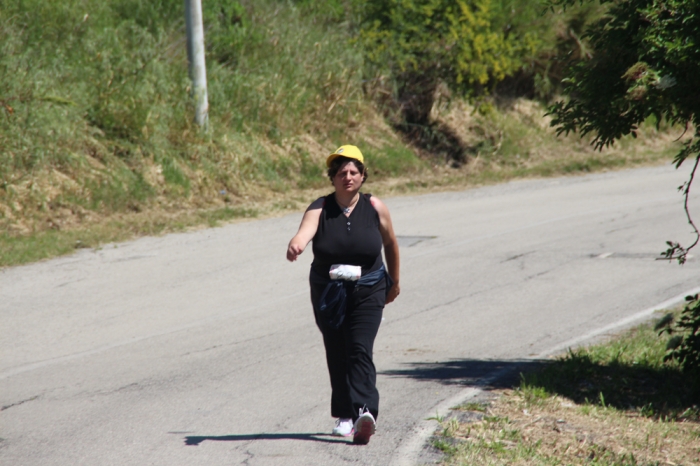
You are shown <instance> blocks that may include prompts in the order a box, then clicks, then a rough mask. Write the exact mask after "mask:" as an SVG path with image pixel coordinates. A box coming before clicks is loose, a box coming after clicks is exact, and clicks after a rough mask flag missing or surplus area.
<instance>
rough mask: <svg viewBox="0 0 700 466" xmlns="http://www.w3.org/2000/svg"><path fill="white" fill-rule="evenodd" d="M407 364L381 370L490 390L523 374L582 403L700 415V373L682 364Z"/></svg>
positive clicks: (568, 360)
mask: <svg viewBox="0 0 700 466" xmlns="http://www.w3.org/2000/svg"><path fill="white" fill-rule="evenodd" d="M405 366H406V368H405V369H395V370H388V371H383V372H380V374H382V375H386V376H389V377H406V378H410V379H415V380H425V381H434V382H438V383H442V384H446V385H464V386H473V387H478V388H481V389H484V390H493V389H504V388H505V389H507V388H513V387H518V386H521V378H522V381H523V384H524V385H525V386H526V387H530V388H534V389H541V390H543V391H544V392H545V393H549V394H558V395H561V396H564V397H566V398H568V399H570V400H572V401H573V402H575V403H577V404H581V405H585V404H595V405H602V406H608V407H614V408H617V409H621V410H633V411H636V412H640V413H642V414H644V415H645V416H650V417H661V418H663V417H667V418H668V419H677V420H681V419H682V420H694V421H696V422H697V421H698V420H700V409H699V405H698V401H700V378H697V377H695V378H694V377H693V376H692V375H688V374H684V373H682V372H681V371H680V369H679V368H677V367H668V366H662V367H654V366H653V365H649V364H645V363H625V362H621V361H612V362H605V363H603V362H600V361H595V360H593V359H592V358H591V357H590V356H589V355H588V354H587V353H586V352H585V351H576V352H570V353H569V354H568V355H566V356H565V357H562V358H558V359H554V360H510V361H501V360H478V359H451V360H448V361H443V362H435V363H424V362H415V363H407V364H405ZM521 374H522V375H521ZM494 376H497V377H494Z"/></svg>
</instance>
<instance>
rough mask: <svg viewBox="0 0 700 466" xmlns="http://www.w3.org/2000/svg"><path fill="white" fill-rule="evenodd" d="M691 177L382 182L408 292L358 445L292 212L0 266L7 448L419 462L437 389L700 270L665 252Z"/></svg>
mask: <svg viewBox="0 0 700 466" xmlns="http://www.w3.org/2000/svg"><path fill="white" fill-rule="evenodd" d="M684 176H685V172H679V171H676V170H674V169H673V168H670V167H662V168H652V169H640V170H633V171H622V172H614V173H607V174H599V175H592V176H585V177H571V178H558V179H547V180H528V181H518V182H513V183H508V184H505V185H499V186H491V187H485V188H479V189H473V190H467V191H463V192H454V193H440V194H432V195H425V196H413V197H400V198H391V199H385V202H386V203H387V205H388V206H389V208H390V210H391V214H392V216H393V219H394V224H395V229H396V232H397V234H398V235H399V237H400V241H401V255H402V256H401V258H402V294H401V296H400V298H399V299H398V300H397V302H396V303H394V304H391V305H389V306H388V307H387V308H386V310H385V314H384V317H385V320H384V322H383V324H382V327H381V328H380V331H379V336H378V337H377V340H376V344H375V363H376V366H377V369H378V371H379V377H378V386H379V390H380V393H381V396H382V402H381V407H380V410H381V411H380V416H379V420H378V421H379V422H378V432H377V435H375V436H374V437H372V441H371V443H370V444H369V445H368V446H365V447H358V446H353V445H351V444H348V442H347V441H346V440H344V439H337V438H333V437H330V436H329V435H327V434H328V433H329V432H330V430H331V428H332V427H333V420H332V419H331V418H330V413H329V410H330V406H329V405H330V401H329V398H330V387H329V383H328V380H327V372H326V368H325V361H324V355H323V346H322V342H321V336H320V333H319V332H318V330H317V329H316V328H315V326H314V323H313V318H312V314H311V308H310V304H309V297H308V286H307V274H308V265H309V263H310V261H311V255H310V250H309V251H307V253H305V254H303V255H302V257H301V258H300V260H299V261H298V262H296V263H293V264H290V263H288V262H287V261H286V260H285V259H284V255H285V250H286V245H287V242H288V241H289V238H291V236H292V235H293V234H294V233H295V232H296V228H297V226H298V224H299V220H300V218H301V214H300V213H299V214H294V215H289V216H286V217H282V218H273V219H266V220H260V221H251V222H246V223H237V224H231V225H227V226H225V227H222V228H215V229H208V230H202V231H196V232H191V233H184V234H173V235H168V236H164V237H158V238H143V239H140V240H137V241H133V242H129V243H124V244H118V245H107V246H105V247H103V248H101V249H99V250H94V251H93V250H81V251H79V252H77V253H76V254H75V255H72V256H69V257H64V258H59V259H55V260H51V261H46V262H42V263H37V264H33V265H29V266H23V267H14V268H6V269H3V270H0V316H1V318H2V325H1V329H0V351H1V353H0V404H1V405H2V412H1V413H0V437H2V439H1V440H0V464H2V465H13V466H15V465H17V466H19V465H42V466H48V465H91V466H94V465H188V466H193V465H229V464H230V465H235V464H246V465H251V466H253V465H255V466H258V465H330V464H333V465H341V464H354V465H355V464H362V465H365V464H367V465H387V464H390V463H391V462H392V461H393V462H395V463H401V462H403V463H404V464H407V463H411V462H412V461H415V462H420V461H421V460H420V458H419V457H416V456H415V453H416V449H419V448H420V442H416V438H417V437H416V435H417V432H418V431H417V426H419V425H421V424H423V425H424V424H425V418H427V417H429V416H430V414H431V413H435V410H436V409H437V407H438V406H440V405H441V403H442V404H444V403H447V402H449V400H454V399H458V398H459V397H460V396H463V395H464V394H465V393H468V392H469V389H470V387H473V386H474V385H476V384H479V383H482V385H483V381H484V380H491V379H490V378H489V377H490V376H491V375H493V374H494V373H499V371H501V372H500V373H502V371H504V370H507V369H509V368H512V367H516V366H518V365H527V364H528V363H529V362H528V361H529V360H531V359H532V358H537V357H540V356H544V355H546V354H549V353H551V352H552V351H554V350H556V349H558V348H562V347H566V345H567V344H568V343H567V342H574V343H579V342H581V337H582V336H588V337H586V338H585V339H590V338H589V337H590V336H592V335H595V334H596V333H600V331H601V329H606V328H607V329H608V330H610V331H612V329H617V328H619V327H621V326H624V325H630V324H632V323H633V321H635V320H639V318H642V317H644V316H641V315H640V314H639V313H640V311H642V310H644V309H648V308H649V307H650V306H654V305H655V304H657V303H661V302H663V301H665V300H668V299H670V298H673V297H675V296H678V295H680V294H682V293H684V292H686V291H688V290H691V289H694V288H696V287H698V286H699V285H700V261H698V260H697V259H691V260H690V261H689V262H688V263H686V264H685V265H684V266H682V267H681V266H679V265H677V264H669V263H667V262H663V261H656V260H654V259H655V257H657V256H658V253H659V252H660V251H661V250H663V249H664V242H665V241H666V240H671V239H673V240H679V241H681V242H682V243H686V244H687V243H688V242H689V241H690V240H691V239H692V236H691V234H690V228H689V226H688V225H687V223H686V221H685V218H684V215H683V211H682V203H681V196H680V195H679V194H678V193H677V192H676V188H677V187H678V186H679V185H680V184H681V183H682V182H683V181H684ZM367 191H371V184H370V185H369V186H368V187H367ZM693 199H694V205H695V210H696V212H698V213H697V214H696V215H697V217H699V218H700V197H698V196H694V198H693ZM645 315H646V314H645ZM630 316H633V317H632V318H630ZM634 316H636V317H634ZM640 316H641V317H640ZM625 319H627V320H625ZM618 323H622V324H624V325H617V324H618ZM603 333H605V332H603ZM491 383H496V382H494V381H491V382H489V383H487V384H486V385H487V388H488V385H489V384H491ZM472 391H473V390H472ZM446 400H447V401H446ZM419 440H420V439H419ZM407 455H408V456H407ZM410 455H413V456H410ZM409 457H411V458H414V459H413V460H407V459H406V458H409Z"/></svg>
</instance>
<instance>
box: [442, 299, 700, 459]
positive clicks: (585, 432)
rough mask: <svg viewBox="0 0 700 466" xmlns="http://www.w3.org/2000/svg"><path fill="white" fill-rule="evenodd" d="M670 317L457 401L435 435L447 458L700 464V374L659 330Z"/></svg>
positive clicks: (689, 307) (693, 304)
mask: <svg viewBox="0 0 700 466" xmlns="http://www.w3.org/2000/svg"><path fill="white" fill-rule="evenodd" d="M694 298H695V299H694V300H691V299H689V300H688V301H689V302H688V305H687V306H686V308H685V310H684V314H686V315H688V313H689V310H692V309H693V308H694V307H697V306H698V301H697V296H695V297H694ZM672 315H673V316H674V317H675V318H676V319H678V318H679V315H681V311H676V312H675V313H673V314H672ZM669 320H670V319H669V317H668V316H666V317H664V318H662V319H660V322H659V323H658V325H657V326H656V328H655V327H654V324H653V323H652V324H646V325H642V326H640V327H637V328H634V329H632V330H630V331H628V332H625V333H624V334H623V335H620V336H618V337H616V338H613V339H612V340H610V341H608V342H605V343H602V344H597V345H594V346H591V347H588V348H580V349H576V350H571V351H569V352H568V353H567V354H565V355H562V356H560V357H558V358H556V359H554V360H552V361H546V362H544V363H543V367H542V368H541V369H538V370H535V371H532V372H528V373H524V374H522V375H521V382H520V384H519V386H516V387H514V388H513V389H506V390H497V391H495V393H494V394H493V395H494V396H493V398H492V401H490V402H484V403H471V404H468V405H464V406H459V407H457V408H455V409H454V410H453V412H452V413H451V415H450V416H447V418H446V419H442V420H441V423H440V428H439V429H438V431H437V434H436V436H435V437H434V439H433V445H434V446H435V447H436V448H438V449H439V450H441V451H442V452H444V453H445V454H446V456H445V460H444V461H443V463H442V464H445V465H530V464H537V465H560V464H561V465H563V464H567V465H630V466H631V465H664V464H677V465H698V464H700V376H699V375H700V374H699V373H698V372H697V368H696V369H692V370H694V371H695V372H688V369H686V370H684V365H683V361H682V360H679V359H678V358H674V357H673V356H671V357H667V354H668V355H671V354H673V353H672V348H671V347H672V346H673V345H670V346H667V340H668V339H667V338H663V337H660V336H659V334H658V333H659V332H658V328H659V327H665V326H666V325H667V324H668V321H669ZM681 320H682V319H681ZM696 332H697V330H696ZM687 335H692V334H690V333H689V334H686V336H687ZM667 347H669V348H671V352H668V350H667Z"/></svg>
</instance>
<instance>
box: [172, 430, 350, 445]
mask: <svg viewBox="0 0 700 466" xmlns="http://www.w3.org/2000/svg"><path fill="white" fill-rule="evenodd" d="M328 437H330V434H328V433H326V432H320V433H316V434H313V433H310V434H304V433H299V434H294V433H288V434H287V433H279V434H241V435H221V436H210V435H203V436H188V437H185V445H199V444H200V443H202V442H204V441H205V440H215V441H218V442H242V441H249V440H313V441H315V442H326V443H347V444H349V445H352V438H350V439H349V441H348V440H343V439H339V438H332V437H331V438H328Z"/></svg>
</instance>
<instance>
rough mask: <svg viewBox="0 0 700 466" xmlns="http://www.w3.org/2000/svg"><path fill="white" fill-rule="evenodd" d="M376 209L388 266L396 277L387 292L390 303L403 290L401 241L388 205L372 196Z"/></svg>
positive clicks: (389, 270) (387, 299)
mask: <svg viewBox="0 0 700 466" xmlns="http://www.w3.org/2000/svg"><path fill="white" fill-rule="evenodd" d="M370 201H371V202H372V205H373V206H374V209H375V210H376V211H377V213H378V214H379V232H380V233H381V234H382V243H384V255H385V256H386V266H387V270H388V272H389V275H391V278H393V279H394V286H392V287H391V289H390V290H389V293H387V297H386V303H387V304H389V303H390V302H392V301H393V300H395V299H396V297H397V296H398V295H399V293H400V292H401V287H400V285H399V278H400V275H401V274H400V272H399V262H400V261H399V243H398V241H397V240H396V235H395V234H394V226H393V224H392V223H391V215H389V209H387V207H386V205H384V203H383V202H382V201H381V200H379V199H378V198H376V197H374V196H372V197H371V198H370Z"/></svg>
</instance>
